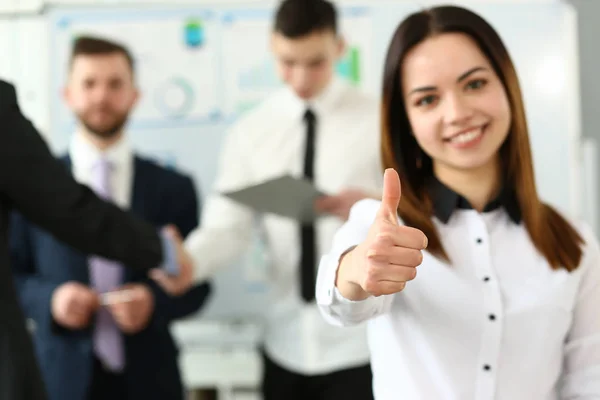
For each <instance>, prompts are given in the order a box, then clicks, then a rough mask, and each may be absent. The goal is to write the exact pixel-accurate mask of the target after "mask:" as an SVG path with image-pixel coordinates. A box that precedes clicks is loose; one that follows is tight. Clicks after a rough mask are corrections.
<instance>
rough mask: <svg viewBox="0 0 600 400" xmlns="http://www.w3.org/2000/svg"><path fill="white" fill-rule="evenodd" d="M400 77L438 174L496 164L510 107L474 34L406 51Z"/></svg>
mask: <svg viewBox="0 0 600 400" xmlns="http://www.w3.org/2000/svg"><path fill="white" fill-rule="evenodd" d="M401 74H402V76H401V79H402V86H403V91H404V92H403V95H404V101H405V104H406V113H407V115H408V120H409V122H410V125H411V127H412V131H413V135H414V136H415V139H416V140H417V142H418V143H419V146H420V147H421V148H422V149H423V151H424V152H425V153H427V154H428V155H429V156H430V157H431V158H432V159H433V163H434V167H435V168H436V170H437V171H439V170H440V169H453V170H471V169H478V168H482V167H485V166H487V165H488V164H489V163H490V162H495V161H496V159H497V153H498V149H499V148H500V146H501V145H502V143H503V142H504V140H505V139H506V136H507V135H508V131H509V127H510V121H511V114H510V106H509V102H508V98H507V95H506V92H505V90H504V87H503V86H502V83H501V81H500V79H499V78H498V76H497V75H496V73H495V72H494V70H493V68H492V66H491V64H490V62H489V61H488V59H487V58H486V57H485V55H484V54H483V53H482V52H481V50H479V47H478V46H477V44H476V43H475V42H474V41H473V40H472V39H471V38H470V37H469V36H467V35H465V34H461V33H445V34H441V35H437V36H434V37H431V38H428V39H426V40H425V41H423V42H421V43H420V44H418V45H417V46H415V47H414V48H413V49H411V50H410V51H409V52H408V53H407V55H406V57H405V59H404V63H403V64H402V70H401Z"/></svg>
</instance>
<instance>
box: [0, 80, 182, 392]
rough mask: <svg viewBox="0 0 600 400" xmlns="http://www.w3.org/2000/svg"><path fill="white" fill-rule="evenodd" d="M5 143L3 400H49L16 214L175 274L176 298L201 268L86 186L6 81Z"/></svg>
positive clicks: (97, 249) (1, 124)
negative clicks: (18, 275)
mask: <svg viewBox="0 0 600 400" xmlns="http://www.w3.org/2000/svg"><path fill="white" fill-rule="evenodd" d="M0 143H1V144H0V321H2V323H0V400H44V399H46V394H45V389H44V384H43V381H42V379H41V376H40V374H39V370H38V367H37V363H36V359H35V356H34V352H33V346H32V343H31V338H30V336H29V335H28V333H27V329H26V326H25V319H24V316H23V313H22V311H21V307H20V304H19V301H18V297H17V294H16V291H15V288H14V283H13V277H12V271H11V268H10V262H9V250H8V239H7V231H8V228H9V226H8V214H9V212H10V211H11V210H13V209H16V210H18V211H19V212H20V213H22V214H23V215H24V216H26V217H27V218H28V219H29V220H31V221H32V222H33V223H35V224H37V225H39V226H41V227H42V228H44V229H47V230H48V231H50V232H51V233H52V234H53V235H54V236H56V237H57V238H58V239H60V240H63V241H64V242H66V243H68V244H69V245H71V246H73V247H75V248H77V249H78V250H80V251H83V252H86V253H93V254H98V255H100V256H103V257H106V258H109V259H114V260H118V261H120V262H123V263H124V264H125V265H127V266H128V267H130V268H132V269H134V270H137V271H140V272H141V271H146V270H151V269H154V271H159V272H164V270H167V271H171V272H174V273H172V274H171V277H170V280H168V281H166V280H165V279H164V275H165V274H164V273H163V274H160V275H161V277H162V279H160V282H161V284H162V285H163V287H164V288H165V289H167V290H168V291H169V293H171V294H172V295H180V294H182V293H185V292H186V291H188V290H189V288H190V287H191V285H192V283H193V281H194V275H193V265H192V262H191V259H190V257H189V256H188V255H187V254H186V252H185V251H184V249H183V246H182V244H181V238H178V237H177V235H175V234H173V233H172V231H171V232H169V231H167V232H166V234H165V235H161V234H160V232H158V231H157V229H156V227H155V226H154V225H153V224H151V223H149V222H145V221H143V220H142V219H140V218H139V217H136V216H133V215H131V214H129V213H127V212H124V211H122V210H120V209H119V207H117V206H115V205H113V204H111V203H109V202H105V201H102V200H101V199H100V198H99V197H98V196H97V195H95V194H94V192H93V191H91V190H90V189H89V188H88V187H86V186H84V185H81V184H78V183H77V182H76V181H75V180H74V179H73V176H72V175H71V174H70V172H69V171H68V170H67V169H66V168H65V167H64V164H63V163H61V162H60V161H59V160H56V158H54V157H53V156H52V153H51V152H50V151H49V149H48V146H47V145H46V144H45V142H44V141H43V139H42V138H41V136H40V135H39V133H38V132H37V131H36V129H35V127H34V126H33V125H32V124H31V123H30V121H28V120H27V119H26V118H25V117H24V116H23V114H22V113H21V111H20V109H19V106H18V103H17V98H16V94H15V90H14V88H13V87H12V86H11V85H10V84H8V83H7V82H4V81H0ZM157 268H158V269H157ZM177 268H178V271H174V269H175V270H177ZM153 275H154V274H153ZM48 307H50V305H48Z"/></svg>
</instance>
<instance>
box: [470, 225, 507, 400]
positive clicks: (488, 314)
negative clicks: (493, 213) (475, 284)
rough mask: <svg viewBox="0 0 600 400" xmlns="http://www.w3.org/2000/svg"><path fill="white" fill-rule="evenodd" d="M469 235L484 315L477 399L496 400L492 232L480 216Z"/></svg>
mask: <svg viewBox="0 0 600 400" xmlns="http://www.w3.org/2000/svg"><path fill="white" fill-rule="evenodd" d="M469 225H470V226H469V233H470V235H472V236H471V238H470V240H472V242H471V243H473V244H472V249H473V250H472V251H473V261H474V262H475V263H476V265H475V269H476V274H477V277H478V279H479V280H480V282H481V283H480V284H481V286H482V287H481V291H482V293H483V301H482V304H483V310H482V311H483V314H482V315H481V324H482V338H481V339H482V340H481V349H480V352H479V365H478V366H477V384H476V396H475V398H476V399H490V398H493V397H494V392H495V389H496V370H497V365H498V359H499V353H500V343H501V338H502V324H501V316H502V298H501V293H500V290H499V286H498V282H497V279H496V274H495V271H494V264H493V260H492V252H491V248H490V246H491V241H490V236H489V232H488V229H487V226H486V223H485V220H484V216H483V215H481V214H474V215H472V218H470V219H469Z"/></svg>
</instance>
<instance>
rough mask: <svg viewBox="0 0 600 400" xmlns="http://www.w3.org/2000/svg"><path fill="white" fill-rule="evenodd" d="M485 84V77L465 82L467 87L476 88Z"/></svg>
mask: <svg viewBox="0 0 600 400" xmlns="http://www.w3.org/2000/svg"><path fill="white" fill-rule="evenodd" d="M485 85H487V81H486V80H485V79H474V80H472V81H470V82H469V83H467V89H472V90H477V89H481V88H483V87H484V86H485Z"/></svg>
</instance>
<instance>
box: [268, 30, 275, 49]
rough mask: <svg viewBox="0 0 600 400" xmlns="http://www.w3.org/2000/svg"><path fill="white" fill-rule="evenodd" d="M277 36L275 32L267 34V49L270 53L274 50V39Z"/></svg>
mask: <svg viewBox="0 0 600 400" xmlns="http://www.w3.org/2000/svg"><path fill="white" fill-rule="evenodd" d="M276 38H277V32H271V36H269V49H270V50H271V53H274V52H275V40H276Z"/></svg>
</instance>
